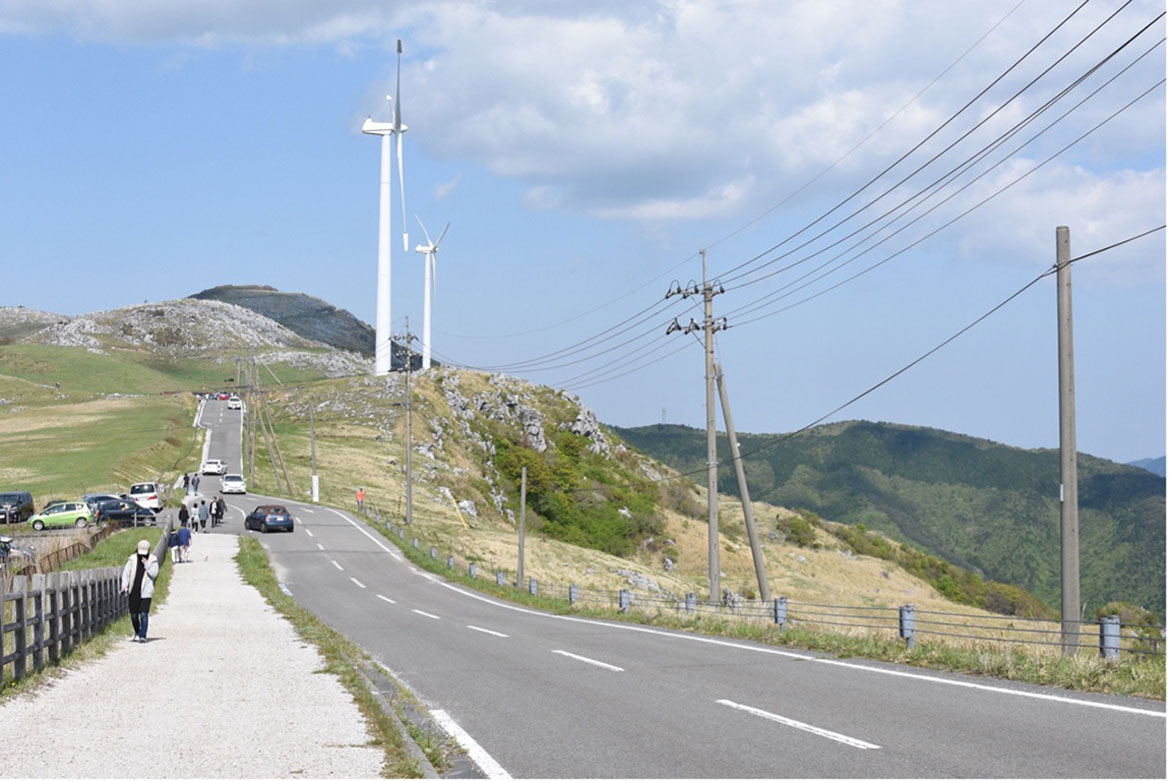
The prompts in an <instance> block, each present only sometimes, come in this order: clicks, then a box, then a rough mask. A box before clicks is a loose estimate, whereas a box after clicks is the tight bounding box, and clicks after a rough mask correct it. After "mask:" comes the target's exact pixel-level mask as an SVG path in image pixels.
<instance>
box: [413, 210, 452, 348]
mask: <svg viewBox="0 0 1170 781" xmlns="http://www.w3.org/2000/svg"><path fill="white" fill-rule="evenodd" d="M414 218H415V219H416V220H418V226H419V227H420V228H422V232H423V235H424V236H426V237H427V243H426V244H419V245H418V246H417V247H415V248H414V251H415V252H421V253H423V255H424V258H423V268H424V270H425V273H424V275H423V338H422V348H423V354H422V368H423V369H424V370H426V369H429V368H431V291H432V290H434V288H435V276H436V275H437V272H436V269H435V253H437V252H438V251H439V243H440V242H441V241H442V240H443V237H444V236H446V235H447V228H450V227H451V223H447V228H443V232H442V233H440V234H439V239H438V241H431V234H429V233H427V226H425V225H423V221H422V220H421V219H419V216H418V215H417V214H416V215H415V216H414Z"/></svg>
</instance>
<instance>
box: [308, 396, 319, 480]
mask: <svg viewBox="0 0 1170 781" xmlns="http://www.w3.org/2000/svg"><path fill="white" fill-rule="evenodd" d="M309 460H310V462H311V463H312V465H313V478H312V479H313V501H314V502H319V501H321V498H320V497H321V494H320V482H319V481H318V479H317V430H316V428H314V426H313V409H312V407H310V408H309Z"/></svg>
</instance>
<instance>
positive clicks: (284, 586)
mask: <svg viewBox="0 0 1170 781" xmlns="http://www.w3.org/2000/svg"><path fill="white" fill-rule="evenodd" d="M280 590H281V591H283V592H284V593H285V594H286V595H288V596H290V597H291V596H292V595H293V593H292V592H291V591H289V590H288V586H286V585H284V584H283V583H281V584H280Z"/></svg>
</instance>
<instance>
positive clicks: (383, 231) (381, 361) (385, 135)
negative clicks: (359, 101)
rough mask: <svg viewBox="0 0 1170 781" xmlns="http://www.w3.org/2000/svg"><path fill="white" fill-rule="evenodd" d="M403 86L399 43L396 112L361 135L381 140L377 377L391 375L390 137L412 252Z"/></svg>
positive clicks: (406, 243)
mask: <svg viewBox="0 0 1170 781" xmlns="http://www.w3.org/2000/svg"><path fill="white" fill-rule="evenodd" d="M401 86H402V41H401V40H399V41H398V74H397V79H396V83H395V85H394V97H393V98H391V97H390V96H389V95H387V96H386V100H389V101H390V102H391V105H392V106H393V109H394V115H393V119H392V120H391V121H390V122H375V121H374V120H373V119H371V118H369V117H366V121H365V122H363V123H362V132H363V133H366V134H367V135H371V136H381V137H382V174H381V177H380V178H379V184H380V187H379V197H378V293H377V295H378V309H377V316H376V319H375V321H374V374H376V375H379V376H381V375H385V374H387V373H389V371H390V358H391V342H390V136H395V141H396V142H397V147H398V190H399V195H400V200H401V201H402V251H403V252H406V251H408V250H409V239H408V238H407V234H406V183H405V182H404V181H403V176H402V134H403V133H405V132H406V125H404V124H402V104H401V101H400V100H399V90H400V88H401Z"/></svg>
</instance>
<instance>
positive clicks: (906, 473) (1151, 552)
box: [614, 421, 1166, 619]
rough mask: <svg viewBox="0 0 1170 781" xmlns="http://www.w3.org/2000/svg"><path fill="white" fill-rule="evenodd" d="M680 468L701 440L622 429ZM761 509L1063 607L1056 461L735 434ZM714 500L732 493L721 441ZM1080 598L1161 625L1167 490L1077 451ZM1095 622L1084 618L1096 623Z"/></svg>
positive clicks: (925, 431) (1143, 474)
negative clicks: (808, 519) (1128, 607)
mask: <svg viewBox="0 0 1170 781" xmlns="http://www.w3.org/2000/svg"><path fill="white" fill-rule="evenodd" d="M614 430H615V432H616V433H618V434H619V435H620V436H621V437H622V438H623V439H625V440H626V441H627V442H629V443H630V444H631V445H633V446H634V447H637V448H638V449H640V450H641V451H643V452H644V453H646V454H647V455H650V456H653V457H654V458H657V459H659V460H660V461H663V462H664V463H666V464H668V465H670V466H672V467H674V468H676V469H679V470H683V471H690V470H693V469H698V468H701V467H702V466H703V464H704V463H705V461H706V434H705V432H704V431H702V430H699V429H694V428H690V427H687V426H678V425H651V426H642V427H638V428H628V429H626V428H616V429H614ZM739 440H740V448H741V451H742V452H743V453H744V468H745V473H746V475H747V480H748V487H749V490H750V491H751V493H752V498H753V499H755V500H759V501H765V502H769V503H772V504H776V505H781V506H785V507H792V508H804V509H808V510H811V511H813V512H815V513H816V514H817V515H819V516H821V517H823V518H826V519H828V520H832V521H838V522H842V523H848V524H853V525H859V524H864V525H865V526H866V527H867V528H870V529H875V530H879V531H882V532H884V533H886V534H888V535H889V536H891V537H893V538H894V539H897V540H900V541H902V542H907V543H910V544H912V545H914V546H916V547H919V548H922V549H923V550H925V551H927V552H930V553H933V554H935V555H939V556H942V557H943V558H945V559H947V560H948V561H951V562H953V563H954V564H957V565H959V566H962V567H965V568H967V569H970V570H973V571H975V572H978V573H980V574H982V575H984V576H986V577H989V578H993V579H995V580H998V581H1002V582H1005V583H1011V584H1013V585H1017V586H1020V587H1022V588H1025V589H1027V590H1028V591H1030V592H1032V593H1033V594H1035V595H1036V596H1037V597H1038V598H1039V599H1041V600H1042V601H1044V602H1045V603H1047V604H1049V605H1051V606H1058V605H1059V601H1060V504H1059V485H1060V466H1059V453H1058V452H1057V451H1056V450H1023V449H1020V448H1012V447H1008V446H1006V445H1001V444H998V443H995V442H992V441H990V440H985V439H977V438H974V437H969V436H965V435H962V434H956V433H953V432H947V431H941V430H938V429H929V428H922V427H915V426H906V425H900V424H891V423H871V422H868V421H848V422H842V423H833V424H829V425H825V426H819V427H816V428H813V429H810V430H809V431H807V432H804V433H802V434H800V435H798V436H795V437H792V438H791V439H788V440H785V441H783V442H782V443H780V444H776V440H777V436H776V435H759V434H740V435H739ZM719 451H720V455H719V461H720V469H719V489H720V491H721V492H724V493H734V492H735V491H736V490H737V489H736V483H735V476H734V472H733V471H732V465H731V461H730V455H729V452H728V449H727V444H726V439H725V438H724V437H720V442H719ZM1078 482H1079V494H1080V511H1079V518H1080V541H1081V597H1082V602H1083V603H1084V604H1085V606H1086V609H1087V610H1088V611H1092V610H1093V609H1095V608H1097V607H1099V606H1101V605H1104V604H1106V603H1108V602H1111V601H1124V602H1131V603H1134V604H1138V605H1141V606H1143V607H1145V608H1146V609H1148V610H1152V611H1153V612H1155V613H1157V614H1158V615H1159V616H1161V617H1163V619H1164V617H1165V600H1166V590H1165V581H1166V481H1165V478H1163V477H1160V476H1158V475H1156V474H1153V473H1151V472H1148V471H1145V470H1142V469H1139V468H1136V467H1132V466H1127V465H1124V464H1117V463H1115V462H1112V461H1107V460H1105V459H1101V458H1096V457H1094V456H1090V455H1087V454H1078ZM1088 614H1089V613H1086V615H1088Z"/></svg>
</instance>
